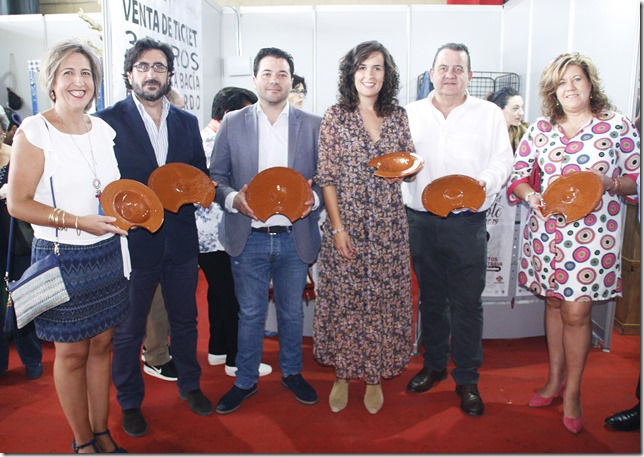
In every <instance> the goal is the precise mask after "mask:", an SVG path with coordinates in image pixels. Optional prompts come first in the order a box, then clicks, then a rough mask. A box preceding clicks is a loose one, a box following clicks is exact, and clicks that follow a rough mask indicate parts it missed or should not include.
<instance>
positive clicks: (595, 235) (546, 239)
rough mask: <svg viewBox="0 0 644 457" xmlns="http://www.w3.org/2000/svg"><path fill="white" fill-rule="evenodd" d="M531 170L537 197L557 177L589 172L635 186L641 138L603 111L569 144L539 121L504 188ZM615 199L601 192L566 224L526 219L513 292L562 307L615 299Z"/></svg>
mask: <svg viewBox="0 0 644 457" xmlns="http://www.w3.org/2000/svg"><path fill="white" fill-rule="evenodd" d="M535 163H538V165H539V167H540V169H541V189H535V190H537V191H539V192H541V193H543V191H545V189H547V187H548V185H549V184H551V183H552V182H553V181H554V180H556V179H557V178H559V177H560V176H562V175H566V174H568V173H571V172H575V171H584V170H586V169H590V168H592V169H595V170H599V171H601V172H602V173H605V174H606V175H607V176H610V177H614V178H616V177H620V176H628V177H630V178H632V179H633V181H636V179H637V176H638V175H639V167H640V135H639V133H638V131H637V129H636V127H635V126H634V125H633V123H632V122H631V121H630V120H628V119H627V118H626V117H624V116H622V115H621V114H619V113H616V112H613V111H602V112H601V113H599V114H598V115H597V116H595V117H593V118H592V120H591V121H589V123H588V124H587V125H586V126H585V127H583V128H582V129H581V130H580V131H579V132H577V133H576V134H575V136H574V137H573V138H570V139H568V138H567V137H566V136H565V134H564V132H563V130H562V129H561V127H559V126H558V125H556V124H552V123H551V122H550V121H549V120H548V119H547V118H543V117H542V118H539V119H537V120H536V121H535V122H534V123H533V124H532V125H531V126H530V127H529V129H528V131H527V132H526V133H525V135H524V136H523V139H522V141H521V144H520V145H519V148H518V150H517V154H516V157H515V162H514V171H513V173H512V175H511V177H510V186H511V187H514V185H516V184H518V182H528V177H529V176H530V173H531V172H532V168H533V166H534V165H535ZM517 181H518V182H517ZM621 198H622V197H621V196H618V195H611V194H610V193H609V192H604V193H603V195H602V198H601V200H600V201H599V203H598V204H597V207H596V208H595V209H594V210H593V211H592V212H590V213H589V214H588V215H587V216H586V217H584V218H583V219H580V220H578V221H575V222H572V223H569V224H566V221H565V219H564V218H563V217H562V216H560V215H559V216H556V215H553V216H551V217H550V218H549V219H547V220H546V221H545V222H544V221H542V220H541V219H540V218H538V217H537V216H536V215H535V214H534V212H533V211H529V213H528V216H527V217H528V220H527V223H526V225H525V228H524V230H523V235H522V240H521V261H520V265H519V266H520V270H519V284H520V285H521V286H523V287H526V288H528V289H530V290H531V291H532V292H533V293H534V294H536V295H540V296H546V297H555V298H558V299H561V300H565V301H601V300H608V299H610V298H612V297H616V296H621V292H622V283H621V247H622V231H623V227H622V225H623V224H622V222H623V217H622V206H623V204H622V200H621Z"/></svg>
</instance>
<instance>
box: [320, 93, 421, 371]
mask: <svg viewBox="0 0 644 457" xmlns="http://www.w3.org/2000/svg"><path fill="white" fill-rule="evenodd" d="M400 151H407V152H414V146H413V142H412V139H411V133H410V131H409V124H408V120H407V114H406V112H405V110H404V109H403V108H400V107H399V108H398V109H397V110H396V111H395V112H394V113H393V114H391V115H390V116H388V117H386V118H385V119H384V120H383V123H382V126H381V129H380V139H379V140H378V141H376V142H373V141H372V139H371V137H370V136H369V134H368V133H367V131H366V129H365V127H364V124H363V122H362V117H361V116H360V113H359V111H358V109H356V110H354V111H352V112H348V111H346V110H345V109H343V108H341V107H340V106H338V105H334V106H332V107H330V108H329V109H328V110H327V112H326V114H325V116H324V118H323V120H322V125H321V127H320V140H319V164H318V169H317V174H316V176H315V181H316V182H317V183H318V184H319V185H320V186H322V187H324V186H335V188H336V191H337V195H338V207H339V210H340V216H341V218H342V222H343V224H344V228H345V230H346V231H347V232H348V234H349V235H350V237H351V241H352V242H353V246H354V248H355V250H356V254H355V259H354V260H348V259H345V258H344V257H342V256H341V255H340V254H339V253H338V251H337V250H336V249H335V247H334V246H333V235H332V234H331V225H330V221H329V219H328V218H327V219H326V221H325V222H324V225H323V228H322V229H323V239H322V249H321V251H320V259H319V275H318V287H317V289H316V291H317V299H316V303H315V314H314V318H313V353H314V356H315V358H316V360H317V361H318V362H320V363H321V364H324V365H332V366H334V367H335V370H336V375H337V376H338V377H340V378H344V379H349V378H358V379H364V380H365V381H366V382H368V383H370V384H372V383H378V382H380V378H381V377H383V378H391V377H393V376H396V375H398V374H400V373H401V372H402V370H404V369H405V367H406V366H407V364H408V362H409V357H410V354H411V344H412V337H411V322H412V300H411V266H410V257H409V256H410V254H409V233H408V232H409V227H408V225H407V216H406V213H405V207H404V204H403V201H402V193H401V189H400V186H398V185H395V184H391V183H388V182H386V181H385V180H384V179H383V178H379V177H376V176H374V175H373V173H374V171H375V169H374V168H373V167H370V166H369V165H367V162H368V161H369V160H370V159H371V158H373V157H376V156H378V155H381V154H385V153H389V152H400Z"/></svg>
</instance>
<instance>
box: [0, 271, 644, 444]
mask: <svg viewBox="0 0 644 457" xmlns="http://www.w3.org/2000/svg"><path fill="white" fill-rule="evenodd" d="M198 295H199V303H200V324H199V332H200V333H199V360H200V362H201V364H202V370H203V374H202V382H201V385H202V390H203V391H204V392H205V394H206V395H207V396H209V397H210V398H211V400H212V402H213V406H214V405H215V404H216V402H217V400H218V399H219V398H220V397H221V395H223V394H224V393H225V392H226V391H227V390H228V389H229V388H230V387H231V386H232V383H233V378H231V377H228V376H226V375H225V374H224V369H223V366H216V367H211V366H209V365H208V364H207V336H208V334H207V333H208V332H207V327H206V323H207V312H206V307H205V306H204V302H205V287H204V282H203V281H201V282H200V286H199V291H198ZM264 354H265V355H264V359H263V360H264V361H265V362H267V363H270V364H271V365H272V366H273V368H274V372H273V373H272V374H270V375H268V376H266V377H263V378H261V379H260V384H259V392H258V394H257V395H255V396H254V397H251V398H250V399H248V400H246V401H245V402H244V404H243V406H242V408H241V409H240V410H239V411H237V412H235V413H233V414H230V415H228V416H220V415H217V414H216V413H215V414H213V415H212V416H208V417H200V416H197V415H195V414H193V413H192V412H190V410H189V409H188V406H187V404H186V403H185V402H184V401H182V400H180V399H179V397H178V395H177V389H176V386H175V384H174V383H172V382H167V381H162V380H159V379H156V378H151V377H149V376H147V375H144V377H145V382H146V389H147V392H146V398H145V401H144V403H143V407H142V408H143V413H144V415H145V417H146V418H147V420H148V424H149V432H148V434H147V435H146V436H145V437H142V438H131V437H129V436H127V435H126V434H125V432H124V431H123V430H122V429H121V417H120V416H121V414H120V408H119V405H118V403H117V402H116V393H115V391H114V390H112V395H111V398H112V401H111V407H112V412H111V417H110V421H109V423H110V428H111V429H112V433H113V436H114V438H115V439H116V440H117V442H118V443H119V444H120V445H122V446H123V447H125V448H126V449H128V450H129V451H130V452H132V453H343V454H347V453H369V454H375V453H440V454H445V453H542V452H555V453H584V454H587V453H601V454H605V453H641V452H642V445H641V440H640V433H639V432H614V431H610V430H608V429H607V428H605V426H604V424H603V422H604V418H605V417H607V416H608V415H610V414H612V413H614V412H617V411H619V410H622V409H627V408H630V407H631V406H633V405H634V404H635V403H636V398H635V395H634V390H635V387H636V384H637V377H638V375H639V373H640V337H639V336H622V335H619V334H618V333H614V336H613V340H612V346H611V351H610V352H603V351H601V350H600V349H593V350H592V351H591V354H590V357H589V360H588V364H587V367H586V373H585V377H584V382H583V386H582V388H583V393H582V394H583V412H584V426H585V429H584V430H583V431H582V432H581V433H580V434H579V435H576V436H575V435H572V434H571V433H569V432H568V431H567V430H566V429H565V428H564V426H563V424H562V404H561V400H558V401H555V402H554V403H553V405H552V406H551V407H549V408H539V409H533V408H528V407H527V402H528V400H529V399H530V397H531V396H532V395H533V393H534V391H535V390H536V389H538V388H539V387H541V386H542V384H543V383H544V380H545V376H546V371H547V354H546V349H545V340H544V338H543V337H536V338H525V339H515V340H485V341H484V363H483V367H482V369H481V380H480V384H479V389H480V391H481V394H482V395H483V399H484V401H485V406H486V410H485V414H484V415H483V416H481V417H469V416H466V415H465V414H463V413H462V412H461V411H460V409H459V406H458V405H459V399H458V397H457V396H456V394H455V393H454V382H453V380H452V379H451V377H450V378H448V379H447V380H446V381H443V382H442V383H441V384H439V385H438V386H437V387H435V388H434V389H432V390H431V391H429V392H426V393H424V394H419V395H413V394H410V393H408V392H407V391H406V390H405V385H406V384H407V382H408V381H409V379H410V378H411V376H413V375H414V374H415V373H416V372H417V371H418V370H419V369H420V368H421V367H422V360H421V357H420V356H416V357H412V360H411V362H410V365H409V368H408V369H407V370H406V371H405V372H404V373H403V374H402V375H401V376H399V377H397V378H395V379H393V380H390V381H386V382H384V383H383V390H384V395H385V405H384V407H383V409H382V410H381V411H380V413H379V414H377V415H371V414H369V413H368V412H367V411H366V410H365V408H364V406H363V404H362V395H363V394H364V384H362V383H358V382H354V383H352V384H351V387H350V394H349V405H348V407H347V409H345V410H344V411H342V412H340V413H338V414H334V413H332V412H331V411H330V410H329V408H328V403H327V399H328V395H329V392H330V390H331V385H332V382H333V379H334V374H333V369H332V368H329V367H323V366H320V365H319V364H317V363H316V362H315V361H314V360H313V358H312V349H311V338H305V342H304V371H303V374H304V376H305V378H306V379H307V380H309V381H310V382H311V384H312V385H313V386H314V387H315V388H316V389H317V392H318V395H319V397H320V402H319V403H318V404H316V405H314V406H305V405H302V404H300V403H298V402H297V401H296V400H295V398H294V397H293V395H292V394H291V393H290V392H289V391H287V390H286V389H285V388H284V387H283V386H282V385H281V378H280V374H279V369H278V363H277V358H278V344H277V340H276V338H266V340H265V353H264ZM53 356H54V351H53V346H52V345H51V344H45V346H44V360H43V362H44V367H45V374H44V376H42V377H41V378H40V379H38V380H35V381H29V380H27V379H26V377H25V374H24V367H23V366H22V365H21V363H20V361H19V358H18V356H17V354H16V353H15V350H14V349H13V348H12V353H11V356H10V365H9V368H10V369H9V371H7V372H5V373H3V374H2V375H0V452H3V453H67V452H70V451H71V448H70V443H71V440H72V434H71V431H70V429H69V426H68V425H67V423H66V421H65V418H64V416H63V413H62V410H61V408H60V405H59V403H58V399H57V397H56V392H55V388H54V385H53V377H52V363H53Z"/></svg>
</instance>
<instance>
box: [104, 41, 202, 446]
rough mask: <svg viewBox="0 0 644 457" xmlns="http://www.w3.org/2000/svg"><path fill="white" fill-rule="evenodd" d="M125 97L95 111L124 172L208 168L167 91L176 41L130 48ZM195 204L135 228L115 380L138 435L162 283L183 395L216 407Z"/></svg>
mask: <svg viewBox="0 0 644 457" xmlns="http://www.w3.org/2000/svg"><path fill="white" fill-rule="evenodd" d="M123 69H124V73H123V79H124V81H125V86H126V87H127V88H128V89H131V90H132V93H131V94H130V95H128V97H127V98H125V99H124V100H122V101H120V102H117V103H116V104H115V105H113V106H112V107H110V108H107V109H105V110H103V111H101V112H100V113H98V114H97V115H98V116H99V117H101V118H102V119H104V120H105V121H106V122H107V123H108V124H110V125H111V126H112V128H113V129H114V130H115V131H116V139H115V146H114V152H115V153H116V159H117V161H118V164H119V168H120V170H121V175H122V177H123V178H127V179H134V180H136V181H139V182H141V183H147V182H148V178H149V177H150V174H151V173H152V172H153V171H154V170H156V169H157V168H158V167H160V166H162V165H165V164H166V163H173V162H179V163H186V164H188V165H192V166H194V167H196V168H199V169H200V170H202V171H204V172H206V170H207V169H206V158H205V156H204V151H203V146H202V144H201V136H200V135H199V122H198V121H197V118H196V117H195V116H194V115H192V114H190V113H188V112H187V111H184V110H181V109H178V108H177V107H175V106H172V105H171V104H170V102H169V101H168V100H167V99H166V98H165V94H167V93H168V91H169V90H170V87H171V84H172V82H171V81H172V79H171V78H172V75H173V74H174V54H173V52H172V48H171V47H170V46H169V45H167V44H165V43H161V42H159V41H156V40H153V39H151V38H142V39H140V40H137V41H136V42H135V43H134V45H133V46H132V47H131V48H130V49H128V50H127V51H126V53H125V59H124V63H123ZM194 213H195V208H194V205H183V206H182V207H181V208H180V209H179V211H178V212H177V213H172V212H170V211H164V221H163V224H162V225H161V228H160V229H159V230H157V231H156V232H155V233H150V232H148V231H147V230H145V229H137V230H132V231H131V233H130V235H129V251H130V255H131V257H132V275H131V278H130V287H129V289H128V291H129V300H130V313H129V315H128V316H127V318H126V319H125V321H124V322H123V323H121V324H120V325H119V326H118V327H117V328H116V330H115V332H114V358H113V363H112V381H113V382H114V385H115V386H116V388H117V395H116V398H117V400H118V402H119V404H120V405H121V412H122V417H123V429H124V430H125V432H126V433H127V434H128V435H130V436H134V437H139V436H143V435H145V434H146V433H147V430H148V425H147V422H146V420H145V417H144V416H143V412H142V411H141V405H142V403H143V398H144V394H145V385H144V382H143V375H142V373H141V364H140V361H139V359H140V355H141V344H142V341H143V337H144V335H145V326H146V321H147V316H148V312H149V311H150V304H151V302H152V297H153V295H154V291H155V290H156V288H157V285H158V284H159V283H161V290H162V292H163V301H164V303H165V306H166V311H167V313H168V321H169V322H170V339H171V341H172V345H171V347H170V351H171V355H172V361H173V362H174V364H175V366H176V367H177V374H178V380H177V388H178V390H179V398H181V399H182V400H186V401H187V402H188V406H189V407H190V410H191V411H192V412H193V413H195V414H198V415H201V416H207V415H209V414H212V405H211V403H210V400H208V398H207V397H206V396H205V395H204V394H203V392H202V391H201V388H200V385H199V381H200V377H201V366H200V365H199V361H198V360H197V301H196V297H195V294H196V291H197V281H198V278H199V270H198V268H199V267H198V264H197V257H198V255H199V242H198V240H197V226H196V224H195V214H194Z"/></svg>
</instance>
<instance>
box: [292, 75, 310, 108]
mask: <svg viewBox="0 0 644 457" xmlns="http://www.w3.org/2000/svg"><path fill="white" fill-rule="evenodd" d="M306 94H307V91H306V81H304V78H303V77H302V76H299V75H293V88H292V89H291V90H290V91H289V92H288V102H289V103H290V104H291V105H293V106H294V107H296V108H299V109H302V106H304V99H305V98H306Z"/></svg>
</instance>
